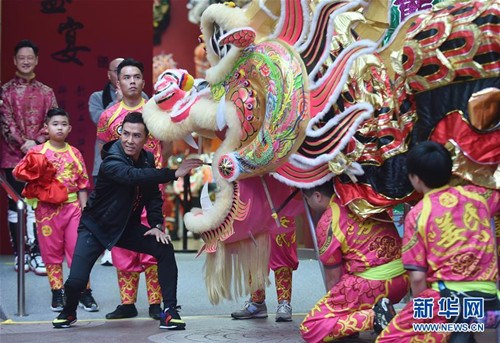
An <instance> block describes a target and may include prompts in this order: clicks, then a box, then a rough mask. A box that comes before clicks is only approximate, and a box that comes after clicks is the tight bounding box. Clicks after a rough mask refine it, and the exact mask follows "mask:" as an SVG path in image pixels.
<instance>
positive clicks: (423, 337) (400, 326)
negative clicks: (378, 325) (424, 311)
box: [376, 289, 451, 343]
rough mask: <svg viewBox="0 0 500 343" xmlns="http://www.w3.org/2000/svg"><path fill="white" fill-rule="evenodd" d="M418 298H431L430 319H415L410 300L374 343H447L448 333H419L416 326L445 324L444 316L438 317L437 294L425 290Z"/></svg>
mask: <svg viewBox="0 0 500 343" xmlns="http://www.w3.org/2000/svg"><path fill="white" fill-rule="evenodd" d="M418 297H419V298H432V299H433V303H434V304H435V305H434V306H433V307H432V315H431V318H428V319H419V318H415V312H414V310H413V300H411V301H410V302H409V303H408V304H407V305H406V306H405V307H404V308H403V309H402V310H401V311H400V312H399V313H398V314H396V316H395V317H394V318H393V319H392V320H391V321H390V323H389V325H388V326H387V327H386V328H385V329H384V330H383V331H382V332H381V333H380V335H379V336H378V337H377V340H376V342H383V343H399V342H410V341H412V342H413V341H415V342H448V341H449V338H450V336H451V333H450V332H428V331H419V330H418V329H416V328H415V326H414V325H415V324H416V325H421V324H423V323H447V319H446V317H444V316H440V315H438V311H439V306H437V305H436V304H438V301H439V299H440V295H439V292H437V291H434V290H432V289H426V290H424V291H422V292H421V293H419V294H418Z"/></svg>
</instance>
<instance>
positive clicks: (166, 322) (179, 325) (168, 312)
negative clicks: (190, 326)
mask: <svg viewBox="0 0 500 343" xmlns="http://www.w3.org/2000/svg"><path fill="white" fill-rule="evenodd" d="M180 309H181V307H180V306H176V307H172V308H166V309H165V311H163V312H162V313H161V318H160V329H168V330H184V329H185V328H186V323H185V322H184V321H183V320H182V319H181V316H179V312H178V311H179V310H180Z"/></svg>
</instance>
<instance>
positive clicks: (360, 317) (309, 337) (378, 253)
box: [300, 196, 408, 342]
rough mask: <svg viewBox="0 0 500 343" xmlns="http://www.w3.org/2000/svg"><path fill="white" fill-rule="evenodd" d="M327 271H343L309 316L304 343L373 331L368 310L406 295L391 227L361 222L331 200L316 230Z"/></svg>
mask: <svg viewBox="0 0 500 343" xmlns="http://www.w3.org/2000/svg"><path fill="white" fill-rule="evenodd" d="M316 236H317V239H318V250H319V254H320V259H321V262H323V264H324V265H325V267H326V268H329V267H338V266H342V268H343V274H342V276H341V278H340V281H339V282H338V283H337V284H336V285H334V286H333V288H332V289H330V291H328V293H327V294H326V295H325V296H324V297H323V298H322V299H320V300H319V301H318V302H317V303H316V305H314V307H313V308H312V310H311V311H310V312H309V313H308V315H307V316H306V318H305V319H304V321H303V322H302V324H301V325H300V332H301V334H302V338H304V340H306V341H307V342H330V341H333V340H335V339H339V338H341V337H344V336H348V335H352V334H354V333H357V332H361V331H366V330H369V329H373V317H374V312H373V310H372V307H373V306H374V305H375V303H376V302H377V301H378V300H380V299H381V298H383V297H385V298H389V299H390V300H391V301H392V302H399V301H400V300H401V299H402V298H403V297H404V296H405V295H406V293H407V292H408V278H407V276H406V275H405V273H404V269H403V265H402V263H401V260H400V258H401V238H400V237H399V236H398V233H397V230H396V228H395V227H394V225H393V224H392V223H385V222H378V221H374V220H371V219H367V220H365V221H363V222H361V221H360V220H359V219H358V218H357V217H356V216H355V215H354V214H352V213H351V212H350V211H349V210H348V209H347V208H346V207H344V206H342V205H341V204H340V201H339V199H338V198H337V197H336V196H333V197H332V199H331V201H330V208H329V209H327V210H326V211H325V213H323V215H322V216H321V219H320V221H319V222H318V225H317V227H316Z"/></svg>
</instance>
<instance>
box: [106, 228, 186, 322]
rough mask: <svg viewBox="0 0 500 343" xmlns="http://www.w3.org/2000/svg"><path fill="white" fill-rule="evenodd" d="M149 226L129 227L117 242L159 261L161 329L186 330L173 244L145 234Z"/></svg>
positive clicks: (121, 245)
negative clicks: (181, 312) (178, 290)
mask: <svg viewBox="0 0 500 343" xmlns="http://www.w3.org/2000/svg"><path fill="white" fill-rule="evenodd" d="M148 230H149V228H147V227H145V226H144V225H138V226H137V227H127V228H126V229H125V232H124V233H123V235H122V237H121V238H120V240H119V241H118V242H117V243H116V245H117V246H120V247H122V248H125V249H129V250H134V251H137V252H141V253H144V254H148V255H151V256H153V257H154V258H156V260H157V261H158V280H159V281H160V287H161V290H162V297H163V306H164V310H163V312H162V314H161V318H160V329H169V330H184V328H185V327H186V323H185V322H184V321H183V320H182V319H181V317H180V316H179V313H178V308H179V307H178V306H177V275H178V269H177V263H176V261H175V255H174V248H173V246H172V244H162V243H159V242H157V241H156V238H155V237H154V236H144V233H145V232H146V231H148Z"/></svg>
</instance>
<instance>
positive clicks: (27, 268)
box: [14, 254, 30, 273]
mask: <svg viewBox="0 0 500 343" xmlns="http://www.w3.org/2000/svg"><path fill="white" fill-rule="evenodd" d="M29 261H30V256H29V255H28V254H26V255H24V272H25V273H27V272H29V271H30V265H29ZM18 269H19V266H18V257H17V256H16V258H15V260H14V270H15V271H16V272H17V270H18Z"/></svg>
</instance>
